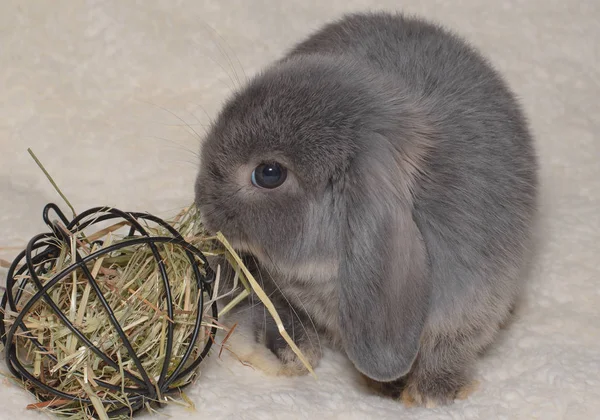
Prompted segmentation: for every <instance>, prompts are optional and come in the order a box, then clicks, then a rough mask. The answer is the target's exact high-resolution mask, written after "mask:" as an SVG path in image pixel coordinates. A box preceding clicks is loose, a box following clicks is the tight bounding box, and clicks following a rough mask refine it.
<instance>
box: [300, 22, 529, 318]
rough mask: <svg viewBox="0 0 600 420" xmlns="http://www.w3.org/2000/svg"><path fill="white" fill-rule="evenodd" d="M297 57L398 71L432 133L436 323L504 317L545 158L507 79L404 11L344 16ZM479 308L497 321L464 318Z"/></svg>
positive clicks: (426, 216) (422, 219) (430, 210)
mask: <svg viewBox="0 0 600 420" xmlns="http://www.w3.org/2000/svg"><path fill="white" fill-rule="evenodd" d="M297 54H323V55H328V56H336V55H339V57H340V60H351V61H354V62H359V63H363V64H364V65H365V66H368V67H369V68H370V69H372V71H381V72H384V73H386V74H387V75H392V77H395V76H396V75H397V77H398V83H399V84H401V86H402V88H403V89H406V90H408V91H409V92H410V93H411V95H410V96H411V97H412V98H413V100H414V102H415V103H414V105H415V109H419V111H420V112H422V116H423V118H424V120H425V123H426V124H427V125H428V126H429V127H430V129H431V131H430V132H431V133H432V137H431V138H430V139H429V140H431V145H432V147H431V149H430V150H429V151H428V152H427V155H426V160H425V167H423V168H421V169H422V170H421V173H422V177H421V178H420V179H418V181H417V185H416V188H415V191H414V194H415V209H414V214H413V216H414V218H415V221H416V222H417V224H418V225H419V228H420V230H421V232H422V234H423V238H424V240H425V243H426V245H427V249H428V253H429V258H430V264H431V268H432V275H433V277H434V285H435V286H434V295H433V302H432V304H433V307H434V308H435V310H434V311H433V312H434V313H433V314H432V317H433V318H434V321H433V322H434V323H440V322H441V323H444V322H449V323H452V319H457V320H458V319H459V318H460V319H462V321H461V322H464V321H467V322H466V323H465V325H468V324H470V325H477V324H480V325H485V324H486V322H487V323H490V322H492V323H493V322H495V321H494V319H496V320H499V319H500V318H503V317H504V315H505V313H506V312H507V311H508V308H509V307H510V306H511V305H512V301H513V300H514V298H515V296H516V294H517V292H518V290H519V278H520V274H521V273H520V270H521V268H522V266H523V264H524V262H525V251H526V249H527V247H528V244H529V242H530V236H531V230H532V229H531V228H532V219H533V216H534V213H535V208H536V194H537V162H536V157H535V152H534V148H533V140H532V137H531V135H530V133H529V130H528V127H527V122H526V119H525V117H524V115H523V113H522V111H521V109H520V106H519V104H518V103H517V101H516V100H515V97H514V95H513V94H512V92H511V91H510V89H509V88H508V86H507V85H506V83H505V82H504V80H503V79H502V77H501V76H500V75H499V74H498V73H497V72H496V71H495V70H494V69H493V68H492V67H491V65H490V64H489V63H488V61H487V60H486V59H485V58H484V57H483V56H482V55H481V54H480V53H479V52H477V51H476V50H475V49H474V48H472V47H471V46H470V45H468V44H467V43H466V42H465V41H463V40H462V39H460V38H459V37H458V36H456V35H454V34H452V33H451V32H449V31H447V30H446V29H444V28H442V27H440V26H438V25H435V24H432V23H428V22H426V21H423V20H420V19H416V18H407V17H404V16H402V15H389V14H383V13H382V14H357V15H351V16H348V17H345V18H343V19H342V20H340V21H338V22H336V23H333V24H330V25H328V26H326V27H324V28H323V29H322V30H320V31H318V32H316V33H315V34H313V35H312V36H311V37H309V38H308V39H307V40H306V41H304V42H302V43H300V44H298V45H297V46H296V47H295V48H294V49H293V50H292V51H291V52H290V54H289V56H294V55H297ZM457 295H461V296H463V299H461V300H459V302H460V304H457V300H456V299H455V298H456V296H457ZM481 305H483V307H482V306H481ZM484 307H485V308H486V309H484ZM494 307H495V308H497V310H496V311H492V312H490V311H489V308H494ZM478 312H479V313H480V314H482V316H483V314H486V315H485V316H486V317H487V318H490V319H488V320H487V321H486V320H483V319H478V318H477V315H473V317H472V319H470V320H466V319H465V318H471V316H469V315H466V314H477V313H478ZM436 313H437V314H439V318H438V317H436ZM449 314H450V316H448V315H449ZM457 322H458V321H457ZM449 327H450V326H449ZM454 327H455V325H453V326H451V328H454Z"/></svg>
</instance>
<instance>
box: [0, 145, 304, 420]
mask: <svg viewBox="0 0 600 420" xmlns="http://www.w3.org/2000/svg"><path fill="white" fill-rule="evenodd" d="M30 153H31V154H32V156H33V157H34V158H35V155H33V153H32V152H30ZM35 159H36V162H37V163H38V165H40V167H42V166H41V163H39V161H38V160H37V158H35ZM42 168H43V167H42ZM44 172H45V173H46V174H47V172H46V171H45V170H44ZM47 176H48V177H49V175H48V174H47ZM49 179H51V178H50V177H49ZM53 185H55V184H54V183H53ZM56 188H57V187H56ZM57 190H58V188H57ZM61 195H62V194H61ZM65 200H66V198H65ZM69 207H71V206H70V204H69ZM71 208H72V207H71ZM73 213H75V212H74V210H73ZM91 217H92V218H93V217H94V215H92V216H91ZM168 223H169V224H170V225H171V226H172V227H173V228H175V229H176V230H177V231H178V232H179V233H180V234H181V236H182V237H183V238H184V239H185V240H186V241H187V242H188V243H190V244H192V245H194V246H195V247H197V248H198V249H199V250H200V251H202V252H203V253H204V255H205V256H206V257H208V258H210V257H220V259H221V260H223V261H226V262H227V263H228V264H231V265H232V267H233V269H234V270H235V272H236V276H235V279H234V282H233V286H232V289H231V290H228V291H227V292H226V293H224V294H221V295H217V291H218V290H219V289H222V288H220V287H219V282H220V280H221V279H220V278H219V274H218V273H219V272H220V267H213V268H214V269H215V270H216V272H217V277H216V280H215V284H214V287H213V294H212V296H207V295H205V296H202V297H203V305H202V307H199V306H198V305H197V302H199V301H200V297H201V296H200V294H201V293H202V290H201V289H199V287H198V285H197V284H196V283H195V281H192V278H193V276H192V274H193V273H192V266H191V264H190V261H189V259H188V255H187V254H186V251H185V249H184V248H183V247H181V246H177V245H176V244H174V243H170V242H165V243H161V244H156V247H157V248H158V249H159V252H160V255H161V260H159V261H160V263H159V261H157V260H156V259H155V256H154V254H153V252H152V250H151V248H150V246H149V245H148V244H137V245H128V246H127V247H124V248H121V249H119V250H115V251H113V252H109V253H107V254H105V255H103V256H101V257H99V258H97V259H95V260H90V261H89V262H88V263H86V267H87V269H88V270H89V271H90V272H91V273H92V275H93V277H94V278H95V280H96V283H97V284H98V286H99V289H100V291H101V295H103V298H104V299H105V300H106V302H107V303H108V305H109V306H110V308H112V310H113V312H114V318H115V319H116V321H117V322H118V324H119V325H120V326H121V328H122V330H123V332H124V333H125V334H126V335H127V339H128V341H129V342H130V343H131V347H132V349H133V350H134V354H136V355H137V357H138V359H139V362H140V363H141V365H142V366H143V370H144V371H145V372H146V373H147V374H148V377H149V379H150V381H152V383H155V382H156V381H158V378H160V377H161V375H162V377H163V378H164V377H165V372H164V371H163V369H164V367H165V366H166V377H168V376H169V375H170V374H172V373H173V372H174V371H175V370H176V369H178V368H179V369H181V368H180V367H179V362H180V361H181V360H182V357H183V356H184V354H186V352H187V351H188V349H189V347H190V346H192V347H193V350H192V354H194V355H195V356H198V354H199V353H200V352H201V351H202V350H203V349H204V347H205V345H206V343H207V341H208V340H214V337H213V336H212V335H211V334H210V332H211V331H214V330H215V329H217V330H226V328H225V327H224V326H223V325H221V324H219V323H218V322H217V320H216V319H214V318H213V317H212V316H211V311H210V309H211V305H212V304H213V303H214V302H215V301H218V300H221V299H223V298H224V297H225V296H229V298H230V303H229V304H228V305H226V306H225V307H223V309H222V310H221V312H220V313H219V316H221V315H223V314H225V313H226V312H227V311H229V310H231V309H232V307H233V306H235V305H236V304H237V303H239V302H241V301H242V300H243V299H244V298H246V297H247V296H249V295H250V294H251V293H252V292H255V293H256V294H257V296H258V297H259V298H260V299H261V300H262V301H263V303H264V304H265V306H266V307H267V308H268V310H269V312H270V313H271V315H272V316H273V317H274V319H275V321H276V323H277V325H278V328H279V331H280V333H281V335H282V337H283V338H284V339H285V340H286V341H287V342H288V344H289V345H290V347H291V348H292V349H293V350H294V351H295V352H296V354H297V355H298V357H299V358H300V360H301V361H302V362H303V363H304V364H305V366H306V368H307V369H308V370H309V371H310V372H311V373H313V375H314V372H313V370H312V368H311V366H310V364H309V363H308V362H307V361H306V359H305V358H304V356H303V355H302V353H301V352H300V350H299V349H298V348H297V346H296V345H295V344H294V342H293V341H292V340H291V338H290V337H289V335H288V334H287V332H286V331H285V328H284V327H283V325H282V323H281V320H280V319H279V316H278V315H277V312H276V311H275V309H274V307H273V305H272V303H271V302H270V300H269V298H268V297H267V295H266V294H265V293H264V291H262V289H261V288H260V286H259V285H258V283H257V282H256V280H255V279H254V278H253V277H252V274H251V273H250V272H249V271H248V269H247V268H246V267H245V266H244V265H243V263H242V261H241V259H240V257H239V256H238V255H237V254H236V253H235V251H234V250H233V249H232V248H231V246H230V245H229V243H228V242H227V240H226V238H225V237H224V236H223V235H221V234H220V233H219V234H217V235H216V236H211V235H209V234H208V233H207V232H206V231H205V230H204V228H203V226H202V225H201V223H200V221H199V215H198V214H197V209H196V207H195V206H190V207H189V208H187V209H184V210H183V211H182V212H180V213H179V214H178V215H177V216H176V217H175V218H173V219H172V220H170V221H168ZM129 228H130V225H129V224H128V223H127V222H119V223H117V224H113V225H109V226H105V227H103V228H99V230H97V231H95V232H88V231H86V232H84V231H83V230H82V231H78V230H76V231H74V232H70V231H68V230H67V229H66V228H64V227H63V228H61V230H62V233H64V234H65V235H68V238H69V241H68V242H66V241H61V240H59V238H58V237H54V238H52V237H49V238H47V239H46V240H47V241H48V243H52V244H54V245H55V246H56V247H57V249H58V250H59V252H58V255H56V256H55V257H53V260H52V263H51V264H49V265H48V264H46V270H47V272H44V273H43V274H42V275H40V276H39V279H40V282H41V283H42V286H43V285H45V284H46V283H47V282H49V281H50V280H52V278H53V277H55V275H56V274H57V273H60V272H61V271H62V270H64V269H66V268H68V267H69V266H71V265H72V264H73V263H74V262H75V261H76V259H77V253H79V255H81V256H85V255H91V254H92V253H95V252H98V251H100V250H102V249H103V248H106V247H109V246H111V245H114V244H118V243H122V242H123V241H130V240H131V239H132V238H130V237H129V236H128V235H129V233H128V232H129ZM144 228H145V229H146V230H147V231H148V233H149V234H150V235H151V236H172V235H170V234H169V232H167V231H166V229H165V228H164V227H162V226H160V225H158V224H156V225H150V224H145V225H144ZM196 263H197V264H198V266H200V267H201V268H202V264H203V263H202V261H201V260H200V259H198V258H197V261H196ZM161 267H163V268H164V269H165V270H166V274H167V276H168V278H169V286H170V289H171V296H172V303H173V312H172V317H169V316H168V314H167V312H168V311H167V307H166V302H165V299H164V288H163V283H162V277H161V275H160V270H161ZM37 268H41V267H36V269H37ZM28 276H29V274H28V272H27V271H26V272H25V274H23V275H21V276H17V277H15V280H17V282H16V284H15V288H20V289H21V292H20V293H22V297H21V299H20V300H19V303H18V307H17V309H18V310H17V312H12V311H9V310H7V311H5V313H4V322H5V327H6V329H7V330H8V329H9V328H11V327H12V325H13V324H14V321H15V318H16V317H17V316H18V315H19V312H20V311H21V309H22V308H23V306H24V305H25V304H26V303H27V302H28V300H29V299H30V298H31V297H32V296H33V295H35V294H36V293H37V292H38V287H36V285H35V284H33V282H32V281H31V278H29V277H28ZM13 292H15V293H16V290H13ZM48 294H49V295H50V297H51V299H52V301H53V302H54V304H56V306H58V308H59V309H60V311H61V312H62V313H63V314H65V315H66V316H67V318H68V319H69V321H70V322H72V323H73V324H74V325H75V326H76V328H77V329H78V330H79V331H81V332H82V333H83V334H84V335H85V337H86V338H87V339H88V340H89V341H90V342H91V343H93V344H94V345H95V346H96V347H97V348H99V349H101V350H102V352H103V353H104V354H105V355H106V356H108V358H109V359H110V362H111V363H108V362H107V360H105V359H102V358H101V357H99V356H98V355H97V354H96V353H95V352H94V351H92V350H91V349H90V348H89V347H88V346H86V345H85V343H84V342H82V341H81V340H80V338H78V337H77V336H76V335H75V334H74V333H73V332H72V331H71V330H70V329H68V328H67V327H66V326H65V324H64V323H62V322H61V320H60V319H59V317H58V316H57V315H56V313H55V311H54V310H53V309H52V307H51V305H50V304H49V303H48V302H46V301H45V300H43V299H41V300H38V301H37V302H36V303H35V304H34V305H33V307H31V308H30V309H29V311H28V312H27V314H26V315H25V316H24V318H23V321H24V325H25V326H26V330H23V329H22V328H20V327H19V329H18V330H17V331H18V332H17V334H15V336H14V338H13V341H14V342H15V344H16V348H17V349H18V358H19V361H20V362H21V363H22V364H23V365H24V366H25V367H26V369H27V370H28V371H29V372H30V373H31V374H32V375H33V376H34V377H35V378H37V379H39V380H40V381H41V382H43V383H45V384H48V385H50V386H52V387H54V388H56V389H58V390H60V391H61V392H63V393H65V394H68V395H71V396H76V397H79V398H80V399H85V400H87V401H89V403H87V404H84V403H83V402H81V401H75V402H74V401H70V400H68V399H61V398H56V397H55V396H54V395H52V394H49V393H47V392H46V393H45V391H44V390H43V389H39V388H35V387H32V386H31V383H28V381H25V382H24V383H22V385H24V386H25V387H26V388H27V389H29V390H31V391H32V392H34V393H35V395H36V396H37V398H38V400H39V401H40V402H39V403H35V404H31V405H30V406H28V408H34V409H39V410H43V411H47V412H50V413H52V414H54V415H58V416H61V417H66V418H69V419H73V420H77V419H85V418H91V417H92V415H93V416H95V417H97V418H101V419H105V418H108V417H107V413H108V412H110V411H111V410H113V409H115V408H118V407H123V406H125V407H131V406H132V403H131V401H130V398H131V397H132V395H133V396H135V393H133V392H132V389H134V388H135V387H136V386H139V381H140V371H139V369H138V368H137V367H136V364H135V361H134V360H133V358H132V357H131V355H130V353H129V352H128V351H127V349H125V348H124V346H123V341H122V340H121V339H120V337H119V335H118V334H117V331H116V329H115V328H114V327H113V325H112V324H111V319H110V317H109V314H108V313H107V311H106V310H105V309H104V307H103V305H102V304H101V302H100V301H99V299H100V296H99V295H98V293H96V292H95V290H94V289H93V287H92V286H91V285H90V282H89V281H88V280H87V277H86V276H85V275H84V272H83V271H82V269H76V270H74V271H73V272H72V273H71V274H70V275H69V276H68V277H65V278H63V279H62V280H61V281H59V282H58V283H56V284H55V285H54V286H52V287H51V288H50V289H49V292H48ZM205 294H206V293H205ZM198 311H200V312H201V313H200V314H199V312H198ZM198 315H201V317H202V324H201V329H200V334H199V335H198V337H197V340H196V341H195V342H192V341H191V337H192V332H193V330H194V326H195V320H196V319H197V317H198ZM169 323H170V324H172V325H173V340H172V343H173V346H172V354H171V357H170V358H169V360H168V361H167V360H165V357H166V350H165V349H166V342H167V337H166V331H167V325H168V324H169ZM231 333H234V332H233V331H229V332H227V335H226V338H227V337H228V336H229V334H231ZM32 337H33V338H35V339H37V341H38V342H39V343H40V344H41V345H42V347H43V348H44V349H47V350H48V351H47V353H45V352H42V351H40V347H39V346H36V345H34V342H33V341H32V340H31V338H32ZM193 360H194V357H190V358H189V359H188V362H189V363H191V362H193ZM183 370H185V367H184V369H183ZM197 376H198V370H197V369H195V370H192V371H190V372H189V373H188V374H186V375H185V376H184V377H182V378H179V379H178V382H177V383H173V384H171V385H172V386H173V387H183V386H185V385H187V384H189V383H191V382H193V381H194V380H195V379H196V378H197ZM102 384H110V385H112V386H113V387H112V388H111V389H107V387H106V386H103V385H102ZM157 399H158V400H159V401H157V402H161V403H163V404H164V403H177V404H184V405H190V404H191V402H190V401H189V399H187V397H185V394H183V393H182V392H181V393H180V394H179V395H174V394H170V395H158V397H157ZM146 406H147V408H148V410H150V411H152V410H153V409H152V407H151V405H150V404H148V403H146ZM121 417H122V418H127V417H130V415H129V414H128V413H124V414H123V415H122V416H121Z"/></svg>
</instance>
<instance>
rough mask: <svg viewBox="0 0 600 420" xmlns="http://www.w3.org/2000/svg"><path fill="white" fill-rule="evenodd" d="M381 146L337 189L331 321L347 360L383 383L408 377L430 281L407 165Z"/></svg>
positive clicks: (364, 157)
mask: <svg viewBox="0 0 600 420" xmlns="http://www.w3.org/2000/svg"><path fill="white" fill-rule="evenodd" d="M381 140H382V141H381V142H373V143H372V145H373V146H374V145H375V144H378V148H375V149H370V150H368V151H363V152H362V153H360V154H359V156H357V157H356V158H355V160H354V161H353V162H352V167H351V168H350V169H349V171H348V173H347V178H346V180H345V183H344V188H345V190H344V193H343V194H344V197H345V205H346V217H347V220H346V221H345V222H346V223H347V225H346V226H345V229H344V231H343V233H342V243H343V244H342V247H343V250H342V252H343V258H342V264H341V266H340V273H339V274H340V277H339V278H340V302H339V305H340V306H339V315H340V328H341V334H342V340H343V344H344V347H345V350H346V353H347V354H348V357H349V358H350V360H351V361H352V362H353V363H354V365H355V367H356V368H357V369H358V370H359V371H360V372H362V373H363V374H365V375H366V376H368V377H370V378H372V379H374V380H377V381H382V382H385V381H392V380H395V379H398V378H399V377H401V376H403V375H405V374H406V373H408V371H409V369H410V368H411V365H412V363H413V361H414V360H415V357H416V355H417V350H418V348H419V341H420V337H421V332H422V330H423V325H424V324H425V319H426V316H427V310H428V304H429V295H430V292H431V281H430V279H429V276H428V270H427V265H428V264H427V257H426V250H425V245H424V243H423V239H422V237H421V234H420V231H419V229H418V227H417V225H416V224H415V222H414V221H413V218H412V207H413V205H412V197H411V192H410V190H411V188H410V187H411V186H410V175H411V174H410V172H411V170H410V168H409V169H407V166H406V165H409V166H410V163H411V162H403V158H402V156H399V152H398V151H397V150H393V151H392V150H391V149H392V146H391V145H390V144H389V143H388V142H386V141H385V139H381ZM373 146H370V147H373ZM412 169H415V168H414V167H413V168H412Z"/></svg>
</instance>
